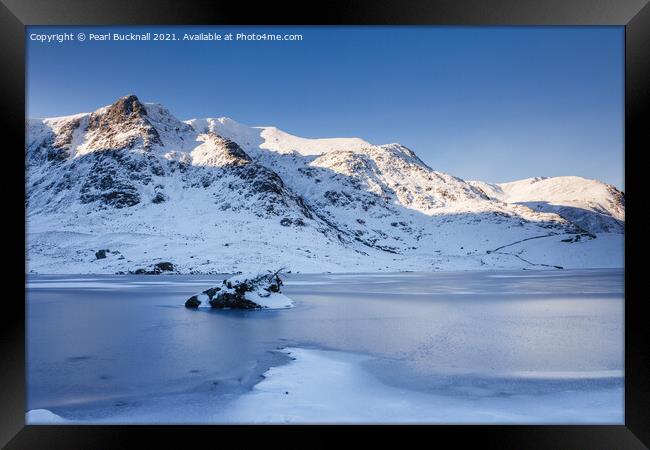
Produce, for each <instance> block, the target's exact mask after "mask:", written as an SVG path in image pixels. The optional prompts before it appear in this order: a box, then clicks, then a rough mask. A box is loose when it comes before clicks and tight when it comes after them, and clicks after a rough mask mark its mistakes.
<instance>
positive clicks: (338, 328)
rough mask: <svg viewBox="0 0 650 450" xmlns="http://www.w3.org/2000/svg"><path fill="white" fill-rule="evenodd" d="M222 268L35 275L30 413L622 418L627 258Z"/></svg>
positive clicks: (242, 418) (233, 418)
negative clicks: (377, 267)
mask: <svg viewBox="0 0 650 450" xmlns="http://www.w3.org/2000/svg"><path fill="white" fill-rule="evenodd" d="M221 279H223V277H221V276H206V275H194V276H192V275H164V276H163V275H161V276H146V275H140V276H137V275H115V276H111V275H105V276H104V275H92V276H83V275H82V276H80V275H74V276H71V275H29V277H28V282H27V283H28V284H27V363H28V367H27V377H28V380H27V382H28V410H32V412H31V413H29V414H28V415H27V421H28V423H32V424H36V423H61V422H62V421H63V422H64V423H228V422H230V423H232V422H234V423H250V422H258V423H259V422H263V423H286V422H290V423H291V422H293V423H333V422H350V423H382V422H385V423H405V422H406V423H612V424H621V423H623V422H624V416H623V338H624V334H623V312H624V311H623V308H624V302H623V281H624V272H623V270H616V269H607V270H599V269H591V270H557V271H480V272H434V273H415V272H411V273H396V274H385V273H382V274H317V275H316V274H313V275H308V274H288V275H286V282H285V286H284V287H283V292H284V293H285V294H286V295H287V296H288V297H290V298H291V299H293V300H294V302H295V308H293V309H290V310H262V311H234V310H230V311H223V310H190V309H186V308H184V307H183V304H184V302H185V300H186V299H187V298H188V297H189V296H190V295H192V294H193V293H195V292H197V291H198V290H201V289H204V288H208V287H211V286H213V285H215V284H217V283H218V282H220V280H221Z"/></svg>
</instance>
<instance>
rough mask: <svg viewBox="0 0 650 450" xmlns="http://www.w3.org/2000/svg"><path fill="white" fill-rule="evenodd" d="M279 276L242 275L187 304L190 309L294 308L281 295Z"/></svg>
mask: <svg viewBox="0 0 650 450" xmlns="http://www.w3.org/2000/svg"><path fill="white" fill-rule="evenodd" d="M281 286H282V279H280V275H279V271H278V272H269V273H265V274H259V273H258V274H239V275H235V276H233V277H230V278H228V279H226V280H223V282H222V284H221V285H220V286H214V287H211V288H210V289H206V290H205V291H203V292H199V293H198V294H194V295H193V296H191V297H190V298H189V299H187V301H186V302H185V307H187V308H200V307H204V308H206V307H211V308H218V309H225V308H233V309H262V308H269V309H277V308H291V307H292V306H293V301H292V300H291V299H290V298H289V297H287V296H285V295H284V294H282V293H281V292H280V287H281Z"/></svg>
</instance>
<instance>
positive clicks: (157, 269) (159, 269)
mask: <svg viewBox="0 0 650 450" xmlns="http://www.w3.org/2000/svg"><path fill="white" fill-rule="evenodd" d="M174 270H176V266H175V265H174V264H173V263H170V262H168V261H163V262H159V263H156V264H154V266H153V268H151V269H143V268H140V269H135V270H134V271H129V273H131V274H134V275H160V274H161V273H163V272H173V271H174Z"/></svg>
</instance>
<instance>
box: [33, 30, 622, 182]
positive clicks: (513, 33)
mask: <svg viewBox="0 0 650 450" xmlns="http://www.w3.org/2000/svg"><path fill="white" fill-rule="evenodd" d="M65 31H68V32H73V33H75V35H76V33H79V32H84V33H86V35H88V33H90V32H95V33H101V32H129V31H133V32H145V31H152V32H174V33H176V35H177V37H178V38H179V39H180V38H182V35H183V33H186V32H189V33H197V32H201V31H206V32H209V31H212V32H217V33H221V34H223V33H228V32H233V33H238V32H245V33H251V32H255V33H265V32H266V33H281V34H284V33H294V34H302V35H303V39H302V41H282V42H277V41H276V42H271V41H254V42H253V41H231V42H226V41H221V42H214V41H211V42H207V41H204V42H196V41H182V40H179V41H176V42H151V41H150V42H90V41H88V40H86V41H84V42H78V41H76V40H75V41H74V42H63V43H58V42H52V43H41V42H37V41H31V40H30V38H29V36H30V33H53V32H59V33H61V32H65ZM27 51H28V62H27V98H28V105H27V109H28V115H29V116H30V117H50V116H59V115H66V114H73V113H77V112H87V111H92V110H94V109H96V108H98V107H100V106H103V105H106V104H109V103H112V102H113V101H114V100H115V99H116V98H118V97H120V96H123V95H126V94H130V93H133V94H136V95H137V96H138V97H140V99H141V100H142V101H145V102H158V103H162V104H164V105H165V106H167V107H168V108H169V109H170V110H171V112H172V113H173V114H174V115H176V116H177V117H178V118H179V119H182V120H185V119H190V118H195V117H220V116H228V117H231V118H232V119H234V120H236V121H238V122H242V123H244V124H247V125H275V126H277V127H279V128H281V129H283V130H285V131H287V132H290V133H292V134H296V135H299V136H305V137H351V136H357V137H361V138H364V139H366V140H368V141H370V142H372V143H377V144H383V143H390V142H400V143H402V144H404V145H406V146H407V147H409V148H411V149H412V150H413V151H415V152H416V153H417V154H418V155H419V156H420V158H422V160H424V161H425V162H426V163H427V164H429V165H430V166H431V167H432V168H434V169H436V170H440V171H443V172H447V173H450V174H452V175H456V176H459V177H461V178H464V179H480V180H484V181H489V182H504V181H512V180H515V179H521V178H527V177H532V176H558V175H580V176H584V177H588V178H596V179H600V180H602V181H605V182H608V183H611V184H614V185H616V186H617V187H619V188H623V187H624V180H623V171H624V150H623V149H624V109H623V106H624V30H623V28H622V27H572V28H565V27H353V28H342V27H282V28H281V27H257V26H256V27H194V28H188V27H138V28H134V27H96V28H88V27H56V28H53V27H30V28H29V29H28V33H27Z"/></svg>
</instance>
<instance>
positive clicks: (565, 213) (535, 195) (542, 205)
mask: <svg viewBox="0 0 650 450" xmlns="http://www.w3.org/2000/svg"><path fill="white" fill-rule="evenodd" d="M469 183H470V184H471V185H472V186H475V187H478V188H480V189H482V190H483V192H485V193H486V194H487V195H488V196H490V197H492V198H495V199H498V200H501V201H504V202H508V203H515V204H520V205H526V206H528V207H529V208H532V209H534V210H536V211H544V212H553V213H556V214H558V215H560V216H562V217H563V218H565V219H566V220H569V221H571V222H573V223H575V224H577V225H579V226H580V227H582V228H584V229H585V230H587V231H589V232H591V233H623V232H624V230H625V194H624V193H623V192H621V191H619V190H618V189H616V188H615V187H614V186H612V185H610V184H605V183H603V182H600V181H598V180H590V179H587V178H582V177H552V178H549V177H536V178H527V179H525V180H519V181H513V182H511V183H500V184H489V183H484V182H481V181H469Z"/></svg>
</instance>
